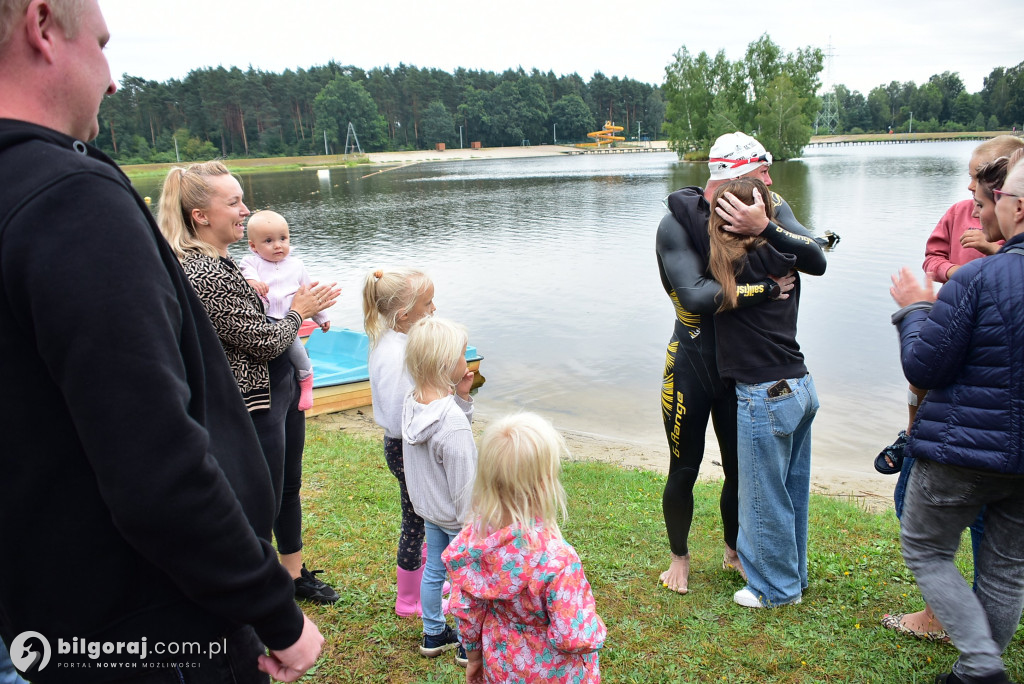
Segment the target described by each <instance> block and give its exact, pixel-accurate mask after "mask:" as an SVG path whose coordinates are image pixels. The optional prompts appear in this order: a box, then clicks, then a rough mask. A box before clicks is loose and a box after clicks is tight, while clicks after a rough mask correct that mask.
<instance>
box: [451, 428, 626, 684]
mask: <svg viewBox="0 0 1024 684" xmlns="http://www.w3.org/2000/svg"><path fill="white" fill-rule="evenodd" d="M565 451H566V448H565V442H564V441H563V440H562V438H561V436H559V434H558V433H557V432H556V431H555V429H554V427H552V425H551V423H549V422H548V421H546V420H544V419H543V418H541V417H540V416H537V415H535V414H532V413H522V414H518V415H514V416H509V417H507V418H504V419H502V420H499V421H497V422H495V423H494V424H492V425H491V426H490V427H489V428H488V429H487V430H486V431H485V432H484V436H483V439H482V441H481V443H480V451H479V457H478V462H477V475H476V482H475V484H474V486H473V499H472V507H473V514H472V515H473V519H472V523H471V524H470V525H469V526H468V527H466V528H465V529H463V530H462V532H461V533H460V534H459V536H457V537H456V538H455V540H454V541H453V542H452V543H451V545H449V546H448V548H447V549H445V551H444V554H443V556H442V558H443V560H444V562H445V565H446V566H447V567H448V573H449V576H450V578H451V584H452V594H451V601H450V603H449V607H450V610H451V613H452V614H453V615H454V616H455V618H456V620H457V621H458V623H459V633H460V635H461V639H462V645H463V646H464V647H465V649H466V653H467V655H468V657H469V665H468V667H467V669H466V681H467V682H470V683H476V682H510V681H511V682H599V681H601V674H600V670H599V669H598V664H597V650H598V649H599V648H601V646H602V645H603V644H604V639H605V636H606V634H607V631H606V629H605V626H604V622H602V620H601V618H600V617H599V616H598V614H597V610H596V608H595V605H594V595H593V593H591V591H590V583H589V582H588V581H587V578H586V576H585V575H584V574H583V566H582V565H581V564H580V558H579V556H578V555H577V554H576V550H575V549H573V548H572V546H570V545H569V544H568V543H567V542H566V541H565V540H564V539H562V533H561V531H560V530H559V528H558V517H559V514H561V517H563V519H564V517H565V490H563V489H562V485H561V483H560V482H559V480H558V473H559V469H560V458H561V455H562V454H563V453H565Z"/></svg>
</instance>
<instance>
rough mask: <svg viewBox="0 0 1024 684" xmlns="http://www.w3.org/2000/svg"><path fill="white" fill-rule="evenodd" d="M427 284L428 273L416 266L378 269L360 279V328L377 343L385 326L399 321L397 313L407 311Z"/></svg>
mask: <svg viewBox="0 0 1024 684" xmlns="http://www.w3.org/2000/svg"><path fill="white" fill-rule="evenodd" d="M428 287H430V277H429V276H428V275H427V274H426V273H424V272H423V271H421V270H419V269H416V268H393V269H387V270H382V269H377V270H376V271H371V272H369V273H367V274H366V279H365V280H364V281H363V328H364V329H365V330H366V335H367V337H369V338H370V347H371V348H373V347H376V346H377V343H378V342H380V338H381V336H382V335H383V334H384V331H385V330H393V329H394V328H395V326H396V325H398V317H399V316H401V315H402V314H407V313H409V312H410V311H411V310H412V307H413V306H415V305H416V300H417V299H419V298H420V296H422V295H423V293H424V292H426V291H427V288H428Z"/></svg>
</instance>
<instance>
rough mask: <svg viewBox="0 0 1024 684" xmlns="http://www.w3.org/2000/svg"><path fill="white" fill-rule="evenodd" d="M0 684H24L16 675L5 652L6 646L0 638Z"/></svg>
mask: <svg viewBox="0 0 1024 684" xmlns="http://www.w3.org/2000/svg"><path fill="white" fill-rule="evenodd" d="M0 684H26V682H25V680H24V679H22V678H21V677H20V676H19V675H18V671H17V670H15V669H14V663H12V662H11V656H10V654H9V653H8V652H7V646H6V645H5V644H4V642H3V640H2V639H0Z"/></svg>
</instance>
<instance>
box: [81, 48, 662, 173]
mask: <svg viewBox="0 0 1024 684" xmlns="http://www.w3.org/2000/svg"><path fill="white" fill-rule="evenodd" d="M664 114H665V105H664V103H663V101H662V99H661V89H660V88H659V87H658V86H654V85H650V84H646V83H642V82H640V81H636V80H634V79H630V78H622V79H620V78H618V77H617V76H612V77H611V78H609V77H606V76H605V75H604V74H602V73H600V72H597V73H595V74H594V75H593V76H592V77H591V78H590V80H589V81H584V79H583V78H582V77H580V76H579V75H578V74H575V73H574V74H570V75H567V76H566V75H563V76H555V74H554V73H553V72H551V71H548V72H547V73H542V72H540V71H539V70H537V69H533V70H532V71H530V72H529V73H527V72H526V71H524V70H523V69H522V68H519V69H515V70H513V69H509V70H506V71H505V72H503V73H501V74H498V73H495V72H492V71H476V70H467V69H461V68H460V69H456V70H455V72H454V73H448V72H446V71H443V70H440V69H430V68H418V67H415V66H409V65H405V64H399V65H398V67H395V68H392V67H390V66H386V67H379V68H374V69H371V70H370V71H364V70H363V69H360V68H358V67H354V66H342V65H340V64H337V63H335V62H330V63H328V64H326V65H322V66H314V67H311V68H309V69H298V70H295V71H292V70H285V71H284V72H283V73H280V74H278V73H273V72H266V71H261V70H257V69H253V68H251V67H250V68H249V69H248V70H246V71H242V70H241V69H239V68H237V67H233V68H230V69H226V68H224V67H216V68H203V69H195V70H193V71H191V72H189V74H188V75H187V76H186V77H185V78H184V79H181V80H178V79H170V80H168V81H166V82H162V83H161V82H157V81H147V80H145V79H142V78H139V77H137V76H131V75H128V74H125V75H124V76H123V77H122V79H121V84H120V88H119V89H118V90H117V92H115V93H114V94H113V95H111V96H110V97H107V98H105V99H104V101H103V104H102V105H101V107H100V135H99V137H98V138H97V140H96V143H95V144H97V145H98V146H99V147H100V148H101V149H103V150H104V151H106V152H107V153H108V154H110V155H111V156H112V157H113V158H115V159H116V160H117V161H119V162H121V163H125V164H129V163H143V162H173V161H177V160H178V159H181V160H183V161H189V160H198V159H209V158H213V157H243V156H246V157H260V156H297V155H308V154H323V153H325V147H326V151H327V153H330V154H339V153H343V152H344V151H345V149H344V147H345V143H346V137H347V135H348V132H349V127H348V125H349V123H350V122H351V123H352V125H353V128H354V130H355V133H356V136H357V137H358V140H359V144H360V147H361V148H362V150H363V151H364V152H372V151H382V150H415V149H432V148H433V147H434V146H435V145H436V143H439V142H440V143H445V144H446V145H448V146H454V145H458V144H459V143H460V133H461V142H462V144H463V146H465V147H469V144H470V142H473V141H480V142H481V143H482V144H483V145H484V146H485V147H492V146H507V145H521V144H532V145H537V144H542V143H552V142H555V141H556V139H557V141H558V142H576V141H582V140H586V134H587V133H589V132H591V131H595V130H599V129H600V128H601V125H602V124H603V123H604V122H605V121H606V120H613V121H615V122H616V123H617V124H618V125H621V126H624V127H625V128H626V130H627V132H629V134H631V135H633V136H636V135H638V134H639V135H641V136H643V137H651V138H655V137H658V136H660V135H661V124H662V121H663V120H664ZM349 142H350V143H354V140H353V139H351V137H350V138H349Z"/></svg>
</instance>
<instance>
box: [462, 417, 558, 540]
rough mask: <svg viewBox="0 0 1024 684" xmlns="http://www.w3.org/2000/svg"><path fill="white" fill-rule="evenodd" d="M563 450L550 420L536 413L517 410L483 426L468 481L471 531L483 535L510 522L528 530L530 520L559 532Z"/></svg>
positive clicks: (530, 527) (530, 525) (531, 524)
mask: <svg viewBox="0 0 1024 684" xmlns="http://www.w3.org/2000/svg"><path fill="white" fill-rule="evenodd" d="M568 453H569V450H568V448H567V447H566V445H565V440H564V439H562V436H561V435H560V434H558V431H557V430H555V428H554V426H553V425H552V424H551V423H550V422H549V421H548V420H546V419H544V418H542V417H540V416H538V415H537V414H536V413H517V414H513V415H511V416H506V417H504V418H502V419H501V420H498V421H496V422H494V423H492V424H491V425H490V426H488V428H487V429H486V430H485V431H484V435H483V438H482V439H481V441H480V450H479V456H478V457H477V471H476V482H475V483H474V485H473V497H472V507H473V515H474V519H473V523H472V524H473V533H474V534H476V535H477V536H481V537H482V536H486V535H488V534H489V533H490V532H493V531H495V530H499V529H501V528H503V527H507V526H509V525H512V524H518V525H519V526H520V528H521V529H522V530H524V532H525V531H528V530H531V529H532V528H533V526H534V523H535V521H538V520H539V521H540V524H541V526H542V527H544V528H547V529H549V530H551V531H553V532H555V533H556V534H557V535H559V536H561V534H562V533H561V530H560V529H559V527H558V520H559V518H561V519H562V520H565V518H566V516H567V514H566V509H565V500H566V497H565V489H563V487H562V483H561V481H560V480H559V477H558V476H559V473H560V472H561V469H562V456H563V455H568Z"/></svg>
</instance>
